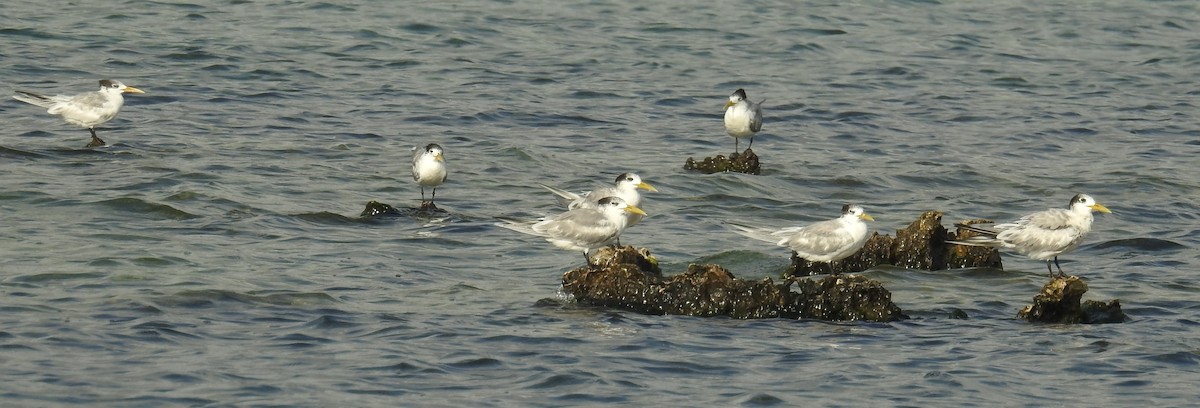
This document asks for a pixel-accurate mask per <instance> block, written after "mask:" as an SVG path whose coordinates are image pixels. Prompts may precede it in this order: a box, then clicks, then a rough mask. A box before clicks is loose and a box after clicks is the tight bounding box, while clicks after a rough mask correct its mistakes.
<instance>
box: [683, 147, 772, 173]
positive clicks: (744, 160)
mask: <svg viewBox="0 0 1200 408" xmlns="http://www.w3.org/2000/svg"><path fill="white" fill-rule="evenodd" d="M683 168H684V170H692V171H698V172H701V173H704V174H713V173H724V172H728V171H732V172H737V173H746V174H755V175H757V174H759V172H760V171H761V167H760V166H759V164H758V155H756V154H754V151H753V150H750V149H746V151H744V152H742V153H740V154H739V153H734V154H731V155H729V157H728V158H726V157H725V155H721V154H718V155H717V156H716V157H705V158H704V159H703V160H701V161H699V162H697V161H696V160H695V159H693V158H691V157H688V158H687V161H686V162H684V163H683Z"/></svg>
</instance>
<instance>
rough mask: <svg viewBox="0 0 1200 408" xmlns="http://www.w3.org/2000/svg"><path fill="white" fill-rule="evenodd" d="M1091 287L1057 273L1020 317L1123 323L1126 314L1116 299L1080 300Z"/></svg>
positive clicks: (1042, 319)
mask: <svg viewBox="0 0 1200 408" xmlns="http://www.w3.org/2000/svg"><path fill="white" fill-rule="evenodd" d="M1087 290H1088V286H1087V284H1086V283H1084V282H1083V281H1082V280H1080V279H1079V277H1077V276H1056V277H1054V278H1053V279H1051V280H1050V282H1049V283H1047V284H1046V286H1043V287H1042V291H1041V292H1040V293H1038V294H1037V295H1036V296H1034V297H1033V304H1032V305H1029V306H1025V308H1024V309H1021V311H1020V312H1018V313H1017V317H1019V318H1022V319H1025V320H1027V321H1031V322H1041V323H1087V324H1094V323H1121V322H1124V321H1125V313H1124V312H1122V311H1121V303H1120V302H1119V301H1117V300H1116V299H1114V300H1111V301H1109V302H1108V303H1104V302H1097V301H1094V300H1089V301H1087V302H1083V304H1080V303H1079V300H1080V299H1081V298H1083V294H1084V293H1085V292H1087Z"/></svg>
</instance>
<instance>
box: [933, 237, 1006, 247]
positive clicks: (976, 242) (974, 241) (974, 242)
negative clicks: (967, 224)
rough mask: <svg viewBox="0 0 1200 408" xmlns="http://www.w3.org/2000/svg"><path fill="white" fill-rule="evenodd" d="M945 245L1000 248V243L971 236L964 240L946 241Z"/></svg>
mask: <svg viewBox="0 0 1200 408" xmlns="http://www.w3.org/2000/svg"><path fill="white" fill-rule="evenodd" d="M946 244H955V245H965V246H1000V245H1001V244H1000V241H996V240H994V239H990V238H984V236H971V238H968V239H965V240H955V241H946Z"/></svg>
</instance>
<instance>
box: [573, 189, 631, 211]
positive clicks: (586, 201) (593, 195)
mask: <svg viewBox="0 0 1200 408" xmlns="http://www.w3.org/2000/svg"><path fill="white" fill-rule="evenodd" d="M619 193H620V192H619V191H617V189H616V187H613V186H596V188H593V189H592V191H588V192H587V194H586V195H584V196H583V198H582V199H580V200H576V202H573V203H571V208H595V207H596V202H597V201H600V199H601V198H604V197H613V196H618V197H619V196H620V194H619Z"/></svg>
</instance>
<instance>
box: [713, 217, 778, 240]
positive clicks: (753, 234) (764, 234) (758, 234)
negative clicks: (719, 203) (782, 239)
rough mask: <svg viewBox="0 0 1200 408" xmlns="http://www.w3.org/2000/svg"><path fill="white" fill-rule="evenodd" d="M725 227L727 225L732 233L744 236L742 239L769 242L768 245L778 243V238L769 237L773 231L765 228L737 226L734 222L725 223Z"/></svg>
mask: <svg viewBox="0 0 1200 408" xmlns="http://www.w3.org/2000/svg"><path fill="white" fill-rule="evenodd" d="M725 225H728V226H729V227H730V228H732V229H733V232H734V233H736V234H738V235H741V236H744V237H747V238H751V239H757V240H759V241H766V242H770V243H776V242H778V241H779V237H776V236H774V235H771V233H772V232H774V231H772V230H770V229H767V228H762V227H756V226H753V225H746V224H739V223H737V222H735V221H725Z"/></svg>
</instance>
